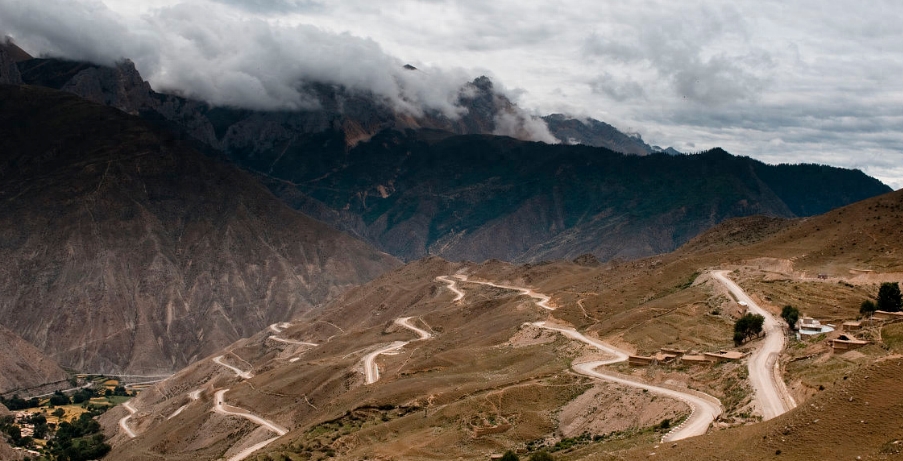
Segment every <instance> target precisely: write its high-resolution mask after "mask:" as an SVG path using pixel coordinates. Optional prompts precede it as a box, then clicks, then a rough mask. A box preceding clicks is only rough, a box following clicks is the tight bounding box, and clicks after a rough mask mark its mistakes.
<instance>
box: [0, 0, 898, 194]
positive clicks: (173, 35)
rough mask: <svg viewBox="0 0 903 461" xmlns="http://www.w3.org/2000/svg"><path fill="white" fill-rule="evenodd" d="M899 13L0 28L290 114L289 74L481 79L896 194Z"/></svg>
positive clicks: (240, 11) (130, 12)
mask: <svg viewBox="0 0 903 461" xmlns="http://www.w3.org/2000/svg"><path fill="white" fill-rule="evenodd" d="M901 16H903V3H900V2H897V1H893V0H878V1H875V2H871V3H870V4H869V5H868V7H863V6H862V4H861V3H860V2H854V1H852V0H841V1H836V2H830V3H825V2H822V1H815V0H802V1H799V2H793V3H791V4H788V3H786V2H771V1H764V2H763V1H758V0H756V1H753V0H747V1H739V2H730V3H724V2H718V1H711V0H692V1H687V2H679V3H677V2H661V1H656V0H642V1H637V2H622V3H618V4H609V3H604V2H603V3H600V2H594V1H590V0H561V1H559V2H532V3H526V4H525V3H523V2H515V1H514V0H496V1H493V2H485V1H477V0H456V1H450V0H431V1H417V0H400V1H398V2H393V3H392V4H391V5H385V4H379V3H373V2H371V1H365V0H346V1H342V2H326V1H318V0H276V1H261V0H148V1H145V2H140V3H139V2H134V1H130V0H104V1H103V2H100V1H99V0H72V1H61V0H48V1H46V2H29V1H26V0H0V32H6V33H9V34H12V35H13V36H14V37H15V38H16V40H17V41H18V42H19V43H20V44H21V45H22V46H24V47H25V48H26V49H27V50H29V51H33V52H46V53H53V54H57V55H63V56H69V57H73V58H80V59H92V60H100V59H106V60H111V59H118V58H119V57H129V58H131V59H133V60H134V61H136V64H137V65H138V68H139V70H141V72H142V73H143V74H145V75H146V76H147V77H149V79H150V80H151V82H152V84H153V85H154V86H155V87H157V88H161V89H170V90H180V91H183V92H186V93H187V94H190V95H193V96H195V97H202V98H204V99H208V100H210V101H212V102H215V103H219V104H241V105H248V106H254V107H306V106H307V105H309V104H310V103H311V101H310V98H308V97H306V96H305V94H304V93H303V92H300V91H298V90H297V85H296V83H297V79H298V78H315V79H322V80H326V81H329V82H334V83H339V84H343V85H347V86H348V87H350V88H356V89H368V90H373V91H374V92H376V93H377V94H379V95H381V96H383V97H384V98H386V100H387V101H390V102H391V103H392V104H394V105H396V107H400V108H402V109H404V110H411V111H416V110H418V108H420V107H426V108H433V109H437V110H442V111H444V112H446V113H449V114H454V113H455V112H456V110H457V109H456V108H455V107H454V104H453V102H454V101H455V98H456V96H457V95H456V91H457V89H458V88H459V85H460V84H461V83H463V82H465V81H467V80H469V79H472V78H473V77H476V76H478V75H480V74H484V73H487V74H488V73H489V70H491V75H492V76H493V79H494V80H496V82H497V83H498V82H503V83H504V84H505V85H507V87H508V88H511V89H522V91H511V94H515V95H518V96H519V101H518V102H519V105H521V106H522V107H525V108H527V109H528V110H530V111H533V112H535V113H542V114H548V113H554V112H563V113H569V114H572V115H575V116H590V117H594V118H597V119H600V120H604V121H606V122H609V123H611V124H613V125H615V126H616V127H618V128H619V129H621V130H622V131H625V132H638V133H641V134H642V136H643V139H644V140H646V141H647V142H649V143H650V144H657V145H663V146H668V145H671V146H674V147H676V148H678V149H679V150H682V151H696V150H702V149H706V148H709V147H713V146H721V147H724V148H725V149H727V150H729V151H731V152H736V153H740V154H745V155H750V156H752V157H755V158H758V159H760V160H763V161H766V162H770V163H781V162H813V163H827V164H831V165H837V166H844V167H851V168H861V169H863V170H864V171H865V172H867V173H868V174H871V175H874V176H876V177H878V178H879V179H882V180H883V181H885V182H887V183H889V184H891V185H893V186H894V187H895V188H900V187H903V116H901V112H900V110H899V108H900V107H901V105H903V79H901V78H899V76H900V75H903V46H901V45H900V44H901V43H903V28H901V27H899V24H898V22H899V18H900V17H901ZM405 63H411V64H413V65H415V66H416V67H417V68H418V69H420V70H421V71H422V72H405V71H404V70H403V69H402V68H401V67H402V65H403V64H405ZM462 69H477V70H474V71H465V70H462Z"/></svg>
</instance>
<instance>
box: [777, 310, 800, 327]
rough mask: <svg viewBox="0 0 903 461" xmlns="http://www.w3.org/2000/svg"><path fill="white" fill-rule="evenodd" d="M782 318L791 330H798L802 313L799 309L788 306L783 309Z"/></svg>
mask: <svg viewBox="0 0 903 461" xmlns="http://www.w3.org/2000/svg"><path fill="white" fill-rule="evenodd" d="M781 318H782V319H784V321H785V322H787V325H789V326H790V329H791V330H796V322H798V321H799V320H800V311H799V309H797V308H795V307H793V306H790V305H787V306H784V308H783V309H781Z"/></svg>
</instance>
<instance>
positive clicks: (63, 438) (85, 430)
mask: <svg viewBox="0 0 903 461" xmlns="http://www.w3.org/2000/svg"><path fill="white" fill-rule="evenodd" d="M94 416H95V415H94V414H93V413H82V415H81V416H79V418H78V419H77V420H74V421H72V422H71V423H70V422H65V421H64V422H61V423H60V424H59V425H58V426H57V429H56V436H55V437H54V438H53V440H50V441H48V442H47V451H48V452H49V453H50V455H51V456H53V459H54V460H55V461H88V460H92V459H100V458H102V457H103V456H104V455H106V454H107V453H108V452H109V451H110V446H109V445H108V444H106V443H105V442H104V439H105V438H104V435H103V433H102V432H101V430H100V424H99V423H98V422H97V421H96V420H95V419H94Z"/></svg>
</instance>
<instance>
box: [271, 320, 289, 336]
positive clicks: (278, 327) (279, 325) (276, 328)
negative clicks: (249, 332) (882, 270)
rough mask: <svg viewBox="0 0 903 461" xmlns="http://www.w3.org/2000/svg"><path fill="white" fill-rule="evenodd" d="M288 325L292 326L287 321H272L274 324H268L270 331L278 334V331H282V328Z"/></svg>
mask: <svg viewBox="0 0 903 461" xmlns="http://www.w3.org/2000/svg"><path fill="white" fill-rule="evenodd" d="M290 326H292V324H290V323H288V322H281V323H274V324H272V325H270V331H272V332H273V333H276V334H277V335H278V334H279V333H282V331H283V330H285V329H286V328H288V327H290Z"/></svg>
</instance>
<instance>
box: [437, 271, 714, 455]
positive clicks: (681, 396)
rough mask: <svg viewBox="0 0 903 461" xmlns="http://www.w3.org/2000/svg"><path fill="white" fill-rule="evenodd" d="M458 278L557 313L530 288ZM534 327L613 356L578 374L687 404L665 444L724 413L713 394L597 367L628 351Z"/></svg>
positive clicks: (701, 429) (564, 330) (566, 331)
mask: <svg viewBox="0 0 903 461" xmlns="http://www.w3.org/2000/svg"><path fill="white" fill-rule="evenodd" d="M455 277H456V278H457V279H458V280H461V281H465V282H469V283H477V284H481V285H488V286H493V287H496V288H504V289H509V290H515V291H519V292H520V293H521V294H525V295H527V296H529V297H531V298H533V299H534V301H535V302H536V304H537V305H538V306H540V307H542V308H543V309H546V310H555V308H553V307H551V306H550V305H549V301H550V300H551V298H550V297H549V296H547V295H545V294H542V293H538V292H536V291H534V290H531V289H528V288H521V287H515V286H510V285H499V284H496V283H492V282H479V281H473V280H468V279H467V277H466V276H464V275H457V276H455ZM440 280H442V281H444V282H446V283H448V281H449V280H450V279H448V278H447V277H446V278H440ZM455 288H456V287H455V286H454V285H452V284H449V289H450V290H452V291H455V292H457V290H456V289H455ZM462 298H463V296H462ZM531 325H534V326H536V327H539V328H544V329H547V330H552V331H556V332H558V333H561V334H562V335H564V336H566V337H568V338H570V339H573V340H576V341H580V342H583V343H585V344H588V345H590V346H592V347H594V348H596V349H598V350H600V351H601V352H603V353H605V354H607V355H610V356H611V357H612V358H610V359H606V360H597V361H593V362H586V363H579V364H574V365H573V366H572V368H573V369H574V371H576V372H577V373H580V374H582V375H584V376H589V377H591V378H595V379H601V380H604V381H609V382H613V383H617V384H621V385H625V386H630V387H636V388H639V389H646V390H648V391H649V392H654V393H656V394H659V395H662V396H665V397H670V398H673V399H676V400H679V401H681V402H684V403H686V404H687V405H688V406H689V407H690V417H689V418H687V419H686V420H685V421H684V422H683V423H681V424H680V425H679V426H677V427H675V428H674V429H672V430H671V431H670V432H668V433H667V434H665V436H664V437H662V441H664V442H668V441H674V440H681V439H685V438H687V437H694V436H697V435H702V434H705V433H706V432H707V431H708V429H709V426H710V425H711V424H712V421H714V420H715V418H717V417H718V416H720V415H721V413H722V408H721V402H720V401H719V400H718V399H717V398H715V397H713V396H711V395H708V394H705V393H702V392H695V391H694V392H691V391H682V390H677V389H670V388H665V387H660V386H654V385H651V384H646V383H642V382H639V381H634V380H633V379H630V378H628V377H625V376H622V375H619V374H615V373H609V372H606V371H604V370H599V369H598V368H599V367H602V366H604V365H611V364H614V363H621V362H626V361H627V359H628V354H627V353H626V352H624V351H622V350H620V349H618V348H616V347H614V346H611V345H610V344H607V343H605V342H602V341H599V340H597V339H593V338H589V337H587V336H585V335H583V334H582V333H580V332H578V331H577V330H575V329H573V328H570V327H564V326H559V325H554V324H550V323H548V322H535V323H532V324H531Z"/></svg>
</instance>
